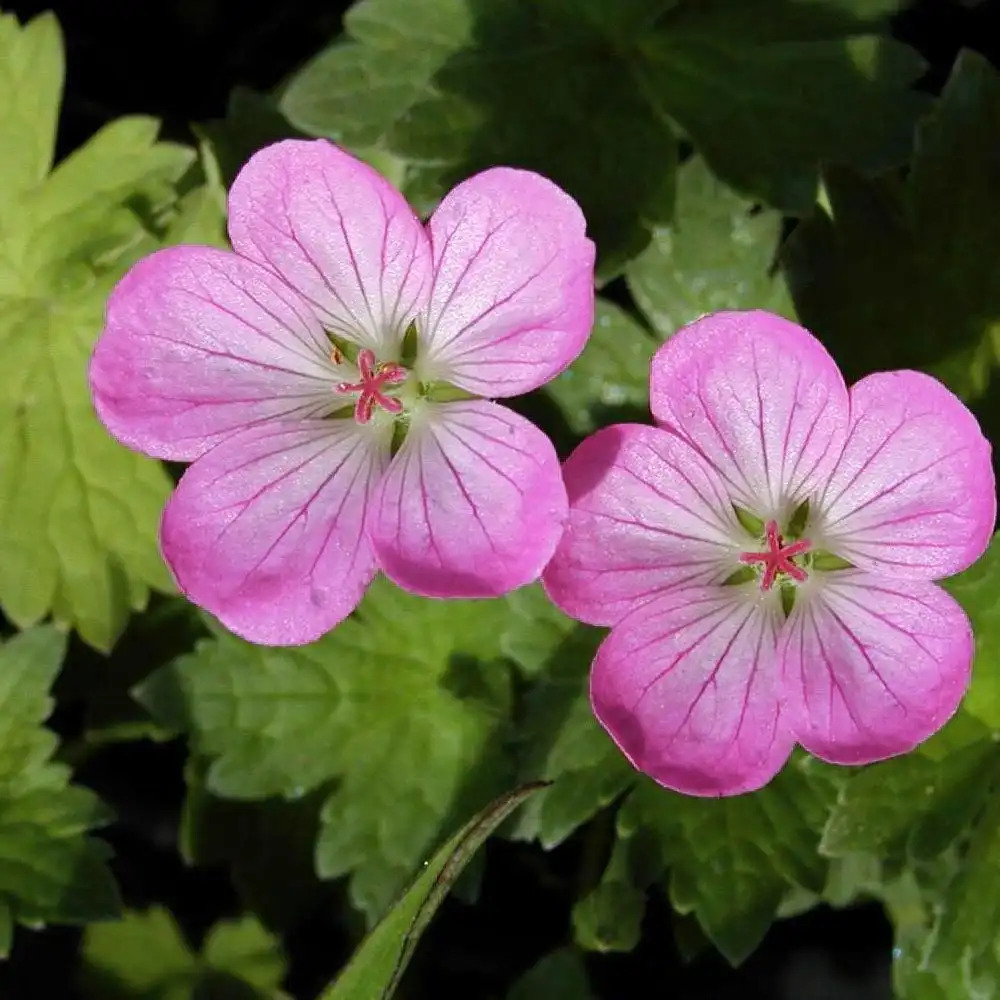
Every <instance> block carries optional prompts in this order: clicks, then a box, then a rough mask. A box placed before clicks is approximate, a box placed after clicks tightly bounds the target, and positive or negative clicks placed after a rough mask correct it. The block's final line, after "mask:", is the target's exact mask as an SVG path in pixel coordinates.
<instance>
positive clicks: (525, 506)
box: [368, 400, 566, 597]
mask: <svg viewBox="0 0 1000 1000" xmlns="http://www.w3.org/2000/svg"><path fill="white" fill-rule="evenodd" d="M565 520H566V489H565V487H564V486H563V482H562V477H561V476H560V474H559V459H558V458H557V457H556V453H555V449H554V448H553V447H552V443H551V442H550V441H549V439H548V438H547V437H546V436H545V435H544V434H543V433H542V432H541V431H540V430H538V428H537V427H535V426H534V425H533V424H530V423H528V421H527V420H525V419H524V418H523V417H520V416H518V415H517V414H516V413H512V412H511V411H510V410H508V409H507V408H506V407H503V406H498V405H497V404H496V403H489V402H486V401H485V400H475V401H470V402H459V403H442V404H438V405H436V406H433V408H431V407H430V406H428V408H427V410H425V411H423V412H422V413H418V414H416V415H415V416H414V424H413V425H412V426H411V429H410V432H409V434H408V436H407V438H406V440H405V441H404V443H403V446H402V448H401V449H400V451H399V453H398V454H397V455H396V457H395V458H394V459H393V462H392V466H391V468H390V469H389V472H388V474H387V475H386V477H385V479H384V480H383V481H382V485H381V487H380V488H379V490H378V492H377V494H376V496H375V497H374V500H373V506H372V517H371V519H370V521H369V523H368V530H369V532H370V534H371V538H372V541H373V543H374V545H375V551H376V553H377V555H378V559H379V563H380V565H381V566H382V569H383V570H385V573H386V575H387V576H389V577H390V578H391V579H392V580H394V581H395V582H396V583H398V584H399V585H400V586H401V587H405V588H406V589H407V590H411V591H413V592H414V593H416V594H426V595H428V596H430V597H490V596H493V595H495V594H503V593H506V592H507V591H509V590H513V589H514V588H515V587H520V586H521V585H522V584H526V583H530V582H531V581H532V580H535V579H537V578H538V575H539V573H541V571H542V568H543V567H544V566H545V564H546V563H547V562H548V561H549V558H550V557H551V556H552V553H553V551H554V550H555V547H556V542H557V541H558V540H559V535H560V533H561V532H562V527H563V523H564V522H565Z"/></svg>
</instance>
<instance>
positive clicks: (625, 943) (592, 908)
mask: <svg viewBox="0 0 1000 1000" xmlns="http://www.w3.org/2000/svg"><path fill="white" fill-rule="evenodd" d="M595 829H598V830H599V829H600V826H599V824H598V825H597V826H596V827H592V828H591V831H589V832H588V835H587V836H588V840H589V838H590V836H591V835H592V833H593V831H594V830H595ZM630 848H631V843H630V841H629V840H627V839H622V840H619V841H618V842H617V844H615V847H614V849H613V850H612V852H611V859H610V861H609V862H608V866H607V868H606V869H605V871H604V874H603V875H602V876H601V880H600V882H598V883H597V885H595V886H594V887H593V888H592V889H591V890H590V891H589V892H587V893H585V894H584V895H583V896H581V897H580V899H579V900H577V902H576V905H575V906H574V907H573V938H574V940H575V941H576V943H577V944H578V945H579V946H580V947H581V948H583V949H584V950H586V951H600V952H613V951H632V949H633V948H635V947H636V946H637V945H638V944H639V939H640V937H641V935H642V918H643V916H644V915H645V912H646V887H645V886H644V885H643V886H640V885H637V884H636V881H637V878H636V874H637V873H636V872H635V871H634V870H633V865H632V861H631V852H630Z"/></svg>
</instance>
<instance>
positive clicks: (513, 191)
mask: <svg viewBox="0 0 1000 1000" xmlns="http://www.w3.org/2000/svg"><path fill="white" fill-rule="evenodd" d="M585 228H586V221H585V220H584V217H583V213H582V212H581V211H580V208H579V206H578V205H577V203H576V202H575V201H573V199H572V198H570V196H569V195H568V194H566V193H565V192H564V191H562V190H561V189H560V188H558V187H556V185H555V184H553V183H552V182H551V181H549V180H546V179H545V178H544V177H541V176H539V175H538V174H534V173H531V172H530V171H526V170H512V169H510V168H508V167H497V168H495V169H493V170H486V171H484V172H483V173H481V174H476V175H475V176H474V177H471V178H470V179H469V180H467V181H465V182H464V183H462V184H459V185H458V187H456V188H455V189H454V190H452V191H451V193H450V194H448V195H447V197H446V198H445V199H444V201H442V202H441V204H440V206H438V209H437V211H436V212H435V213H434V215H433V216H432V217H431V220H430V223H429V224H428V230H429V232H430V238H431V245H432V249H433V255H434V284H433V288H432V291H431V298H430V304H429V306H428V308H427V312H426V315H425V320H424V323H423V324H421V330H420V334H421V351H420V354H421V368H420V371H419V374H420V375H421V377H422V378H426V379H430V380H437V379H441V380H444V381H447V382H451V383H453V384H454V385H457V386H460V387H461V388H463V389H466V390H468V391H469V392H474V393H476V394H477V395H479V396H516V395H519V394H520V393H523V392H528V391H529V390H530V389H534V388H536V387H537V386H539V385H541V384H542V383H543V382H547V381H548V380H549V379H550V378H552V377H553V376H554V375H556V374H558V373H559V372H561V371H562V370H563V369H564V368H565V367H566V366H567V365H568V364H569V363H570V362H571V361H573V359H574V358H576V356H577V355H578V354H579V353H580V351H582V350H583V345H584V343H586V340H587V337H588V335H589V334H590V329H591V327H592V326H593V323H594V244H593V243H592V242H591V241H590V240H588V239H587V238H586V236H585V235H584V231H585Z"/></svg>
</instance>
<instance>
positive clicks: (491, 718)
mask: <svg viewBox="0 0 1000 1000" xmlns="http://www.w3.org/2000/svg"><path fill="white" fill-rule="evenodd" d="M509 614H510V612H509V610H508V608H507V607H506V605H505V604H504V603H503V602H502V601H428V600H424V599H421V598H418V597H413V596H411V595H409V594H406V593H404V592H403V591H401V590H398V589H396V588H395V587H393V586H392V585H391V584H389V583H388V582H387V581H385V580H384V579H379V580H377V581H376V582H375V584H374V585H373V586H372V587H371V589H370V590H369V593H368V595H367V596H366V598H365V599H364V601H363V602H362V604H361V606H360V608H359V609H358V611H357V613H356V614H355V615H354V616H352V617H351V618H349V619H348V620H347V621H345V622H344V623H343V624H341V625H339V626H338V627H337V628H336V629H335V630H334V631H333V632H331V633H330V634H329V635H327V636H326V637H324V638H323V639H321V640H320V641H319V642H316V643H313V644H312V645H309V646H303V647H299V648H294V649H268V648H264V647H260V646H253V645H251V644H249V643H246V642H243V641H241V640H239V639H236V638H235V637H233V636H230V635H227V634H224V633H221V632H220V633H219V634H218V635H217V636H216V637H215V638H214V639H212V640H210V641H207V642H204V643H203V644H202V645H201V646H200V647H199V649H198V651H197V652H196V653H195V654H194V655H192V656H189V657H184V658H182V659H181V660H179V661H178V662H177V663H176V664H174V665H172V666H170V667H167V668H165V669H163V670H161V671H159V672H158V673H156V674H154V675H153V677H152V678H150V680H149V681H147V682H146V683H145V684H144V685H143V686H142V687H141V688H140V690H139V692H138V696H139V698H140V700H141V701H142V702H143V704H145V705H146V706H147V707H148V708H149V709H150V711H151V712H152V713H153V715H154V717H156V718H157V719H159V720H160V721H161V722H162V723H164V724H166V725H169V726H172V727H174V728H177V729H180V730H183V731H186V732H188V733H190V735H191V737H192V740H193V745H194V749H195V751H196V752H197V753H198V754H199V755H203V756H206V757H208V758H210V759H211V764H210V766H209V770H208V778H207V785H208V788H209V790H210V791H212V792H213V793H214V794H215V795H218V796H221V797H224V798H237V799H259V798H268V797H271V796H276V795H279V796H284V797H285V798H289V799H295V798H299V797H301V796H302V795H305V794H306V793H307V792H309V791H310V790H312V789H315V788H320V787H327V786H330V785H331V784H333V789H332V791H330V793H329V796H328V798H327V801H326V803H325V806H324V808H323V813H322V817H321V824H322V826H321V833H320V839H319V842H318V844H317V846H316V863H317V868H318V870H319V873H320V875H321V876H322V877H325V878H333V877H336V876H339V875H345V874H348V873H350V874H351V885H350V893H351V898H352V900H353V901H354V903H355V904H356V905H357V906H358V907H359V908H360V909H362V910H364V911H365V913H366V914H367V915H368V917H369V920H374V919H375V918H376V917H377V916H378V915H380V914H381V913H382V912H383V911H384V910H385V907H386V906H387V905H388V904H389V902H390V901H391V900H392V898H393V897H394V896H395V895H396V894H397V893H398V892H399V890H400V888H401V887H402V886H403V885H405V884H406V881H407V880H408V879H409V877H410V876H411V874H412V873H413V871H414V870H415V868H416V867H417V865H418V864H419V863H420V860H421V859H422V858H423V857H424V856H425V855H426V853H427V851H428V850H429V848H430V847H431V845H432V844H434V843H435V842H437V841H438V839H439V837H440V836H441V833H442V831H443V829H446V828H447V826H448V825H449V824H450V823H451V822H453V820H454V817H455V815H456V813H457V814H459V815H461V814H463V813H467V812H468V811H469V809H470V808H473V807H474V806H477V805H481V804H482V802H484V801H487V800H488V799H489V798H491V797H492V796H493V795H494V794H496V792H497V791H498V789H499V788H500V787H502V786H503V785H504V784H506V783H507V780H508V777H509V774H508V771H509V765H508V762H507V757H506V750H505V748H504V746H503V743H502V740H501V739H500V737H501V736H502V735H503V734H504V731H505V727H506V723H507V718H508V714H509V708H510V696H511V692H510V672H509V669H508V667H507V666H506V664H505V663H503V662H500V661H499V658H500V648H499V642H500V635H501V633H502V632H503V629H504V625H505V622H506V620H507V616H508V615H509Z"/></svg>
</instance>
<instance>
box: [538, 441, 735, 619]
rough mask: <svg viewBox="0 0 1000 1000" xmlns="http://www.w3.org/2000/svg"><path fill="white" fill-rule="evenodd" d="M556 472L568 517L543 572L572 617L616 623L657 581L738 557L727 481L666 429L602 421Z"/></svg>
mask: <svg viewBox="0 0 1000 1000" xmlns="http://www.w3.org/2000/svg"><path fill="white" fill-rule="evenodd" d="M563 479H564V480H565V482H566V491H567V493H568V494H569V503H570V511H569V520H568V521H567V523H566V530H565V532H564V533H563V536H562V539H561V541H560V542H559V546H558V548H557V549H556V554H555V556H554V557H553V559H552V561H551V562H550V563H549V565H548V567H547V568H546V570H545V573H544V575H543V577H542V582H543V583H544V584H545V589H546V591H547V592H548V595H549V597H550V598H551V599H552V600H553V601H554V602H555V603H556V604H557V605H558V606H559V607H560V608H562V610H563V611H565V612H566V613H567V614H568V615H572V616H573V617H574V618H578V619H580V620H581V621H585V622H590V623H591V624H592V625H613V624H614V623H615V622H616V621H618V620H619V619H620V618H622V617H623V616H624V615H626V614H627V613H628V612H629V611H631V610H632V609H633V608H634V607H636V605H638V604H641V603H642V602H643V601H645V600H648V598H649V597H650V596H651V595H653V594H656V593H658V592H659V591H662V590H667V589H669V588H671V587H676V586H679V585H683V584H691V583H695V582H698V583H707V582H708V581H709V580H712V579H713V578H719V576H720V571H721V573H722V577H723V578H724V576H725V575H726V573H727V572H729V571H731V570H732V568H733V566H734V565H736V558H737V555H738V545H737V544H736V543H735V542H734V539H737V538H738V537H739V535H740V530H741V529H740V527H739V523H738V522H737V520H736V516H735V514H734V512H733V506H732V504H731V503H730V501H729V498H728V497H727V496H726V493H725V484H724V483H723V482H722V480H721V479H720V477H719V476H718V474H717V473H716V472H715V470H714V469H712V467H711V466H710V465H709V464H708V463H707V462H706V461H705V460H704V459H703V458H702V457H701V456H700V455H699V454H698V453H697V452H696V451H695V450H694V449H693V448H692V447H691V446H690V445H689V444H687V442H685V441H682V440H681V439H680V438H679V437H677V436H676V435H674V434H670V433H669V432H668V431H665V430H662V429H661V428H659V427H644V426H641V425H639V424H618V425H616V426H613V427H606V428H604V429H603V430H600V431H598V432H597V433H596V434H593V435H591V436H590V437H589V438H587V439H586V440H585V441H584V442H583V443H582V444H581V445H580V446H579V447H578V448H577V449H576V450H575V451H574V452H573V454H572V455H570V457H569V459H568V460H567V461H566V463H565V465H564V466H563ZM727 565H728V569H725V568H723V567H726V566H727Z"/></svg>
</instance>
